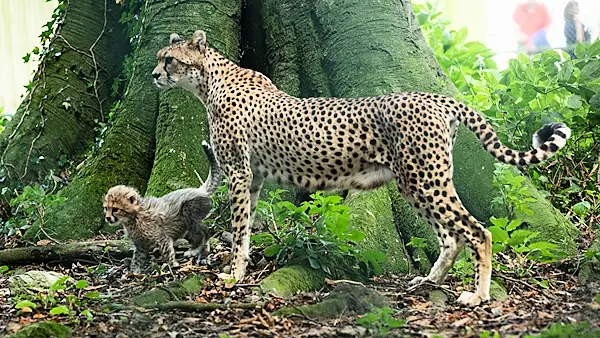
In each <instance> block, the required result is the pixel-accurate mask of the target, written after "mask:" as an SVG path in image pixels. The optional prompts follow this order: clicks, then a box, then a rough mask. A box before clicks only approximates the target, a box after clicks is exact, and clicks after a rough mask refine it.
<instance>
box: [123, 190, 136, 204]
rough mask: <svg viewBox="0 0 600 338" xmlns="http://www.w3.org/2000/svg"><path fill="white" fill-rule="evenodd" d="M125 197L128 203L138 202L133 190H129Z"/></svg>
mask: <svg viewBox="0 0 600 338" xmlns="http://www.w3.org/2000/svg"><path fill="white" fill-rule="evenodd" d="M126 198H127V201H129V203H131V204H137V203H138V195H137V193H135V192H130V193H129V194H127V196H126Z"/></svg>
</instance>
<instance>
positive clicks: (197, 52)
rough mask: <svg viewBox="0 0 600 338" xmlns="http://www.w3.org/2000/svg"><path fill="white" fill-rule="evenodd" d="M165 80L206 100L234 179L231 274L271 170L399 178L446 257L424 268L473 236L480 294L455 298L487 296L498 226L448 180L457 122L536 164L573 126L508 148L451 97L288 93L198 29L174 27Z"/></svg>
mask: <svg viewBox="0 0 600 338" xmlns="http://www.w3.org/2000/svg"><path fill="white" fill-rule="evenodd" d="M157 58H158V65H157V66H156V68H155V69H154V71H153V74H152V75H153V77H154V78H155V82H156V84H157V86H159V87H161V88H164V87H180V88H183V89H186V90H188V91H190V92H192V93H194V94H195V95H196V96H197V97H198V98H199V99H200V100H201V101H202V102H203V103H204V105H205V106H206V108H207V111H208V117H209V121H210V129H211V133H212V135H211V141H212V144H213V146H214V149H215V151H216V154H217V158H218V160H219V163H220V165H221V167H222V169H223V171H224V173H225V175H226V176H227V178H228V186H229V191H230V200H231V208H232V215H233V228H234V230H235V237H234V245H233V252H234V261H233V266H232V274H233V277H235V278H237V279H238V280H241V279H242V278H243V277H244V274H245V269H246V264H247V259H248V251H249V245H250V241H249V239H250V224H251V222H252V220H253V217H254V211H255V208H256V201H257V198H258V193H259V191H260V189H261V186H262V184H263V181H264V180H265V179H274V180H276V181H278V182H279V183H282V184H293V185H297V186H300V187H303V188H306V189H309V190H315V189H348V188H353V189H373V188H377V187H379V186H381V185H382V184H384V183H386V182H389V181H390V180H392V179H395V180H396V181H397V183H398V187H399V190H400V192H401V194H402V195H403V196H404V197H405V198H406V199H407V200H408V201H409V202H410V203H411V204H412V205H413V206H414V207H415V209H416V210H418V212H419V213H420V215H421V216H422V217H424V218H425V219H426V220H427V221H428V222H429V223H430V224H431V225H432V226H433V228H434V229H435V231H436V233H437V235H438V239H439V242H440V245H441V254H440V256H439V258H438V260H437V261H436V262H435V264H434V266H433V268H432V269H431V272H430V273H429V275H428V276H427V277H418V278H415V280H414V282H415V283H419V282H422V281H431V282H435V283H440V282H442V281H443V280H444V278H445V276H446V274H447V272H448V270H449V269H450V268H451V267H452V265H453V264H454V261H455V260H456V256H457V254H458V252H459V250H460V249H461V248H462V247H463V246H464V245H466V246H467V247H468V248H469V249H470V250H471V251H472V252H473V253H474V256H475V258H476V261H477V272H478V278H477V286H476V292H475V293H474V294H473V293H464V294H463V295H461V297H460V298H459V301H460V302H462V303H465V304H469V305H476V304H479V303H480V302H481V301H482V300H488V299H489V287H490V276H491V247H492V245H491V244H492V243H491V234H490V232H489V231H488V230H487V229H485V227H483V226H482V225H481V224H480V223H479V222H478V221H477V220H476V219H475V218H474V217H473V216H471V215H470V214H469V212H468V211H467V210H466V209H465V208H464V206H463V205H462V203H461V202H460V200H459V197H458V195H457V193H456V190H455V188H454V185H453V183H452V147H453V144H454V139H455V136H456V130H457V127H458V124H459V123H462V124H464V125H465V126H467V127H468V128H469V129H470V130H471V131H473V132H474V133H475V134H476V135H477V136H478V137H479V139H480V140H481V143H482V144H483V146H484V147H485V149H486V150H487V151H488V152H489V153H490V154H492V155H493V156H494V157H496V158H497V159H498V160H500V161H503V162H506V163H511V164H514V165H526V164H530V163H540V162H542V161H544V160H546V159H548V158H549V157H551V156H552V155H554V154H555V153H556V152H557V151H558V149H560V148H562V147H563V146H564V145H565V142H566V140H567V139H568V138H569V136H570V130H569V128H567V127H566V126H565V125H564V124H561V123H557V124H552V125H549V126H546V127H544V128H542V129H541V130H540V131H539V132H538V133H536V136H535V137H534V140H535V142H536V148H535V149H533V150H530V151H525V152H522V151H515V150H511V149H509V148H507V147H505V146H504V145H503V144H502V143H500V141H499V140H498V137H497V135H496V133H495V132H494V130H493V129H492V127H491V125H490V124H489V123H487V122H486V121H485V119H484V118H483V117H482V116H481V115H480V114H479V113H477V112H475V111H474V110H472V109H470V108H469V107H467V106H465V105H464V104H463V103H461V102H458V101H456V100H455V99H453V98H450V97H444V96H441V95H436V94H430V93H398V94H389V95H382V96H377V97H363V98H305V99H300V98H296V97H293V96H290V95H287V94H286V93H284V92H283V91H281V90H279V89H277V87H275V86H274V85H273V83H272V82H271V81H270V80H269V79H268V78H267V77H265V76H264V75H263V74H261V73H259V72H255V71H252V70H249V69H244V68H241V67H239V66H237V65H235V64H234V63H233V62H231V61H229V60H227V59H226V58H225V57H223V56H222V55H220V54H219V53H218V52H217V51H215V50H214V49H211V48H209V47H207V45H206V35H205V33H204V32H203V31H197V32H195V33H194V35H193V37H192V39H191V40H189V41H184V40H182V39H181V38H180V37H179V36H178V35H176V34H173V35H171V44H170V45H169V46H167V47H165V48H163V49H162V50H160V51H159V52H158V54H157Z"/></svg>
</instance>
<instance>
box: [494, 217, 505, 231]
mask: <svg viewBox="0 0 600 338" xmlns="http://www.w3.org/2000/svg"><path fill="white" fill-rule="evenodd" d="M490 222H492V224H493V225H495V226H497V227H500V228H502V229H504V228H506V225H507V224H508V218H506V217H502V218H496V217H494V216H492V217H490Z"/></svg>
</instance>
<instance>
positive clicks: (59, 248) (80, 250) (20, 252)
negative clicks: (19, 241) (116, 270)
mask: <svg viewBox="0 0 600 338" xmlns="http://www.w3.org/2000/svg"><path fill="white" fill-rule="evenodd" d="M132 248H133V246H132V244H131V242H129V241H126V240H102V241H91V242H75V243H65V244H56V245H45V246H28V247H22V248H14V249H6V250H0V265H15V264H26V263H31V262H48V261H56V260H80V259H92V260H100V259H103V258H104V259H106V258H108V257H110V258H124V257H127V256H129V255H130V253H129V252H130V251H131V250H132Z"/></svg>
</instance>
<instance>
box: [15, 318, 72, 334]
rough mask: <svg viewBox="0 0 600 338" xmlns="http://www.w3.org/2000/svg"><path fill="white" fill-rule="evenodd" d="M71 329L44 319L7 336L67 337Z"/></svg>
mask: <svg viewBox="0 0 600 338" xmlns="http://www.w3.org/2000/svg"><path fill="white" fill-rule="evenodd" d="M70 335H71V329H70V328H68V327H66V326H64V325H62V324H60V323H56V322H51V321H46V322H40V323H35V324H31V325H28V326H25V327H24V328H22V329H21V330H19V331H18V332H17V333H15V334H13V335H11V336H9V338H50V337H53V338H68V337H70Z"/></svg>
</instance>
